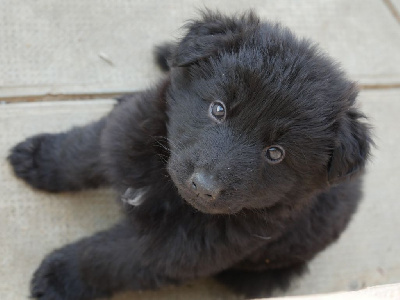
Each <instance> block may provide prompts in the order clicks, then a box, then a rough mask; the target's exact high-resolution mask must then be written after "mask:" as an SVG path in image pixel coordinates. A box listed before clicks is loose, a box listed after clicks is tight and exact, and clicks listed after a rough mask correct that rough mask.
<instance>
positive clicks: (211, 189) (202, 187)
mask: <svg viewBox="0 0 400 300" xmlns="http://www.w3.org/2000/svg"><path fill="white" fill-rule="evenodd" d="M188 184H189V187H190V188H191V189H192V190H193V191H194V192H195V193H196V194H197V195H198V196H200V197H202V198H204V199H207V200H215V199H217V198H218V196H219V194H220V192H221V185H220V184H219V183H218V182H217V181H216V180H215V177H214V176H212V175H208V174H207V173H205V172H203V171H195V172H194V173H193V174H192V176H191V177H190V179H189V182H188Z"/></svg>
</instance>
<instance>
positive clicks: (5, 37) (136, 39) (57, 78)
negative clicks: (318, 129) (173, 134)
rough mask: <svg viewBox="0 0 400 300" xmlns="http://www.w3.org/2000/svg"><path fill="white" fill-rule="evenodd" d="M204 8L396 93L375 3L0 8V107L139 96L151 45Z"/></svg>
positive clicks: (11, 1) (399, 60) (382, 18)
mask: <svg viewBox="0 0 400 300" xmlns="http://www.w3.org/2000/svg"><path fill="white" fill-rule="evenodd" d="M397 2H398V1H395V3H397ZM205 6H207V7H211V8H218V9H220V10H221V11H224V12H229V13H231V12H236V11H243V10H245V9H248V8H254V10H255V11H256V12H257V13H258V14H259V15H260V16H262V17H263V18H268V19H272V20H279V21H282V22H283V23H285V24H287V25H289V26H290V27H291V28H293V29H294V30H295V31H296V32H297V33H298V34H299V35H301V36H306V37H310V38H312V39H314V40H315V41H317V42H319V43H320V44H321V46H322V47H323V48H324V49H325V50H326V51H327V52H328V53H329V54H331V55H332V56H333V57H334V58H336V59H338V60H339V61H340V62H341V63H342V65H343V68H344V69H345V70H347V71H348V72H349V74H350V76H351V77H352V78H354V79H355V80H358V81H359V82H360V83H362V84H396V83H397V84H398V83H400V30H399V24H398V23H397V22H396V20H395V19H394V18H393V16H392V14H391V13H390V11H389V10H388V8H387V7H386V5H384V4H383V2H382V1H379V0H353V1H347V0H335V1H324V2H321V1H318V0H312V1H292V0H281V1H274V0H248V1H232V0H217V1H215V0H194V1H190V2H189V1H184V0H165V1H139V0H85V1H82V0H70V1H54V0H37V1H24V0H2V1H0V40H1V41H2V42H1V43H0V69H1V72H0V97H13V96H29V95H39V96H40V95H44V94H85V93H86V94H87V93H89V94H90V93H95V94H96V93H113V92H116V93H120V92H126V91H132V90H140V89H143V88H146V87H148V86H149V85H151V84H152V83H154V82H155V81H156V80H157V78H158V77H159V76H160V73H159V71H158V70H157V68H156V67H155V66H154V64H153V62H152V49H153V47H154V45H156V44H159V43H160V42H163V41H166V40H170V39H171V37H178V36H180V35H181V33H182V31H180V30H179V28H180V27H181V25H182V24H183V22H184V21H185V20H187V19H190V18H193V17H194V16H195V15H196V13H195V12H196V8H202V7H205Z"/></svg>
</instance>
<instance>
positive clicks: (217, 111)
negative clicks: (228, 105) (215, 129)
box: [210, 101, 226, 122]
mask: <svg viewBox="0 0 400 300" xmlns="http://www.w3.org/2000/svg"><path fill="white" fill-rule="evenodd" d="M210 115H211V117H212V118H213V119H215V120H217V121H218V122H222V121H223V120H224V119H225V117H226V109H225V105H224V104H223V103H222V102H220V101H215V102H213V103H211V105H210Z"/></svg>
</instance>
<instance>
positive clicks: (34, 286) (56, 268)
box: [31, 251, 98, 300]
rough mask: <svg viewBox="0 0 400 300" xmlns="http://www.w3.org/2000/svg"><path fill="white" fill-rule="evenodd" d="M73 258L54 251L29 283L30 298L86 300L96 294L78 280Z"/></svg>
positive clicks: (78, 276)
mask: <svg viewBox="0 0 400 300" xmlns="http://www.w3.org/2000/svg"><path fill="white" fill-rule="evenodd" d="M80 277H81V276H80V273H79V267H78V266H77V262H76V261H74V257H73V256H71V255H68V253H67V252H63V251H56V252H54V253H52V254H50V255H48V256H47V257H46V258H45V259H44V260H43V262H42V263H41V265H40V267H39V268H38V269H37V270H36V272H35V273H34V275H33V278H32V281H31V297H32V298H35V299H40V300H88V299H94V298H96V296H98V293H96V291H95V290H94V289H92V288H90V287H89V286H87V285H86V284H85V283H84V282H83V281H82V280H81V278H80Z"/></svg>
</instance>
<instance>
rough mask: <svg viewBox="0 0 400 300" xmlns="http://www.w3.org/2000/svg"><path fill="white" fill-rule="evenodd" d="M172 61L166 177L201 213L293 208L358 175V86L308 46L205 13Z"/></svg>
mask: <svg viewBox="0 0 400 300" xmlns="http://www.w3.org/2000/svg"><path fill="white" fill-rule="evenodd" d="M170 54H171V56H170V58H169V65H170V68H171V73H170V76H171V86H170V88H169V91H168V96H167V102H168V115H169V123H168V139H169V146H170V149H171V155H170V159H169V162H168V172H169V173H170V175H171V178H172V179H173V181H174V183H175V185H176V187H177V188H178V190H179V192H180V194H181V195H182V197H183V198H184V199H185V200H186V201H187V202H188V203H190V204H191V205H193V206H194V207H195V208H197V209H198V210H200V211H202V212H204V213H214V214H232V213H237V212H239V211H241V210H242V209H260V208H265V207H272V206H274V205H277V204H279V203H286V204H288V203H289V205H290V201H296V200H295V199H300V198H304V199H305V198H310V197H311V196H312V195H313V194H315V193H317V192H320V191H322V190H324V189H326V188H327V187H329V186H330V185H331V184H338V183H340V182H342V181H344V180H348V179H349V177H351V176H352V175H356V174H358V173H360V172H361V171H362V169H363V167H364V164H365V160H366V158H367V156H368V153H369V144H370V138H369V133H368V129H367V126H366V125H365V124H364V123H362V122H360V119H361V118H362V115H361V114H360V113H359V112H358V111H357V110H356V109H355V108H354V106H353V105H354V102H355V98H356V96H357V89H356V87H355V85H354V84H353V83H352V82H350V81H348V80H347V79H346V78H345V76H344V75H343V74H342V72H341V71H339V70H338V68H337V67H336V66H335V64H334V63H333V62H332V61H331V60H330V59H329V58H327V57H326V56H325V55H323V54H321V53H320V52H319V51H318V49H316V47H315V46H314V45H312V44H311V43H310V42H309V41H306V40H299V39H297V38H296V37H295V36H294V35H293V34H292V33H291V32H290V31H289V30H288V29H286V28H283V27H281V26H280V25H276V24H271V23H260V22H259V20H258V19H257V17H255V16H254V14H252V13H250V14H246V15H244V16H242V17H238V18H227V17H223V16H221V15H219V14H213V13H210V12H207V13H205V14H204V15H203V18H202V19H201V20H199V21H194V22H191V23H190V24H189V25H188V33H187V35H186V36H185V37H184V38H183V39H182V40H181V41H180V42H179V43H178V44H177V45H176V47H174V48H173V49H172V50H171V53H170Z"/></svg>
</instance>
